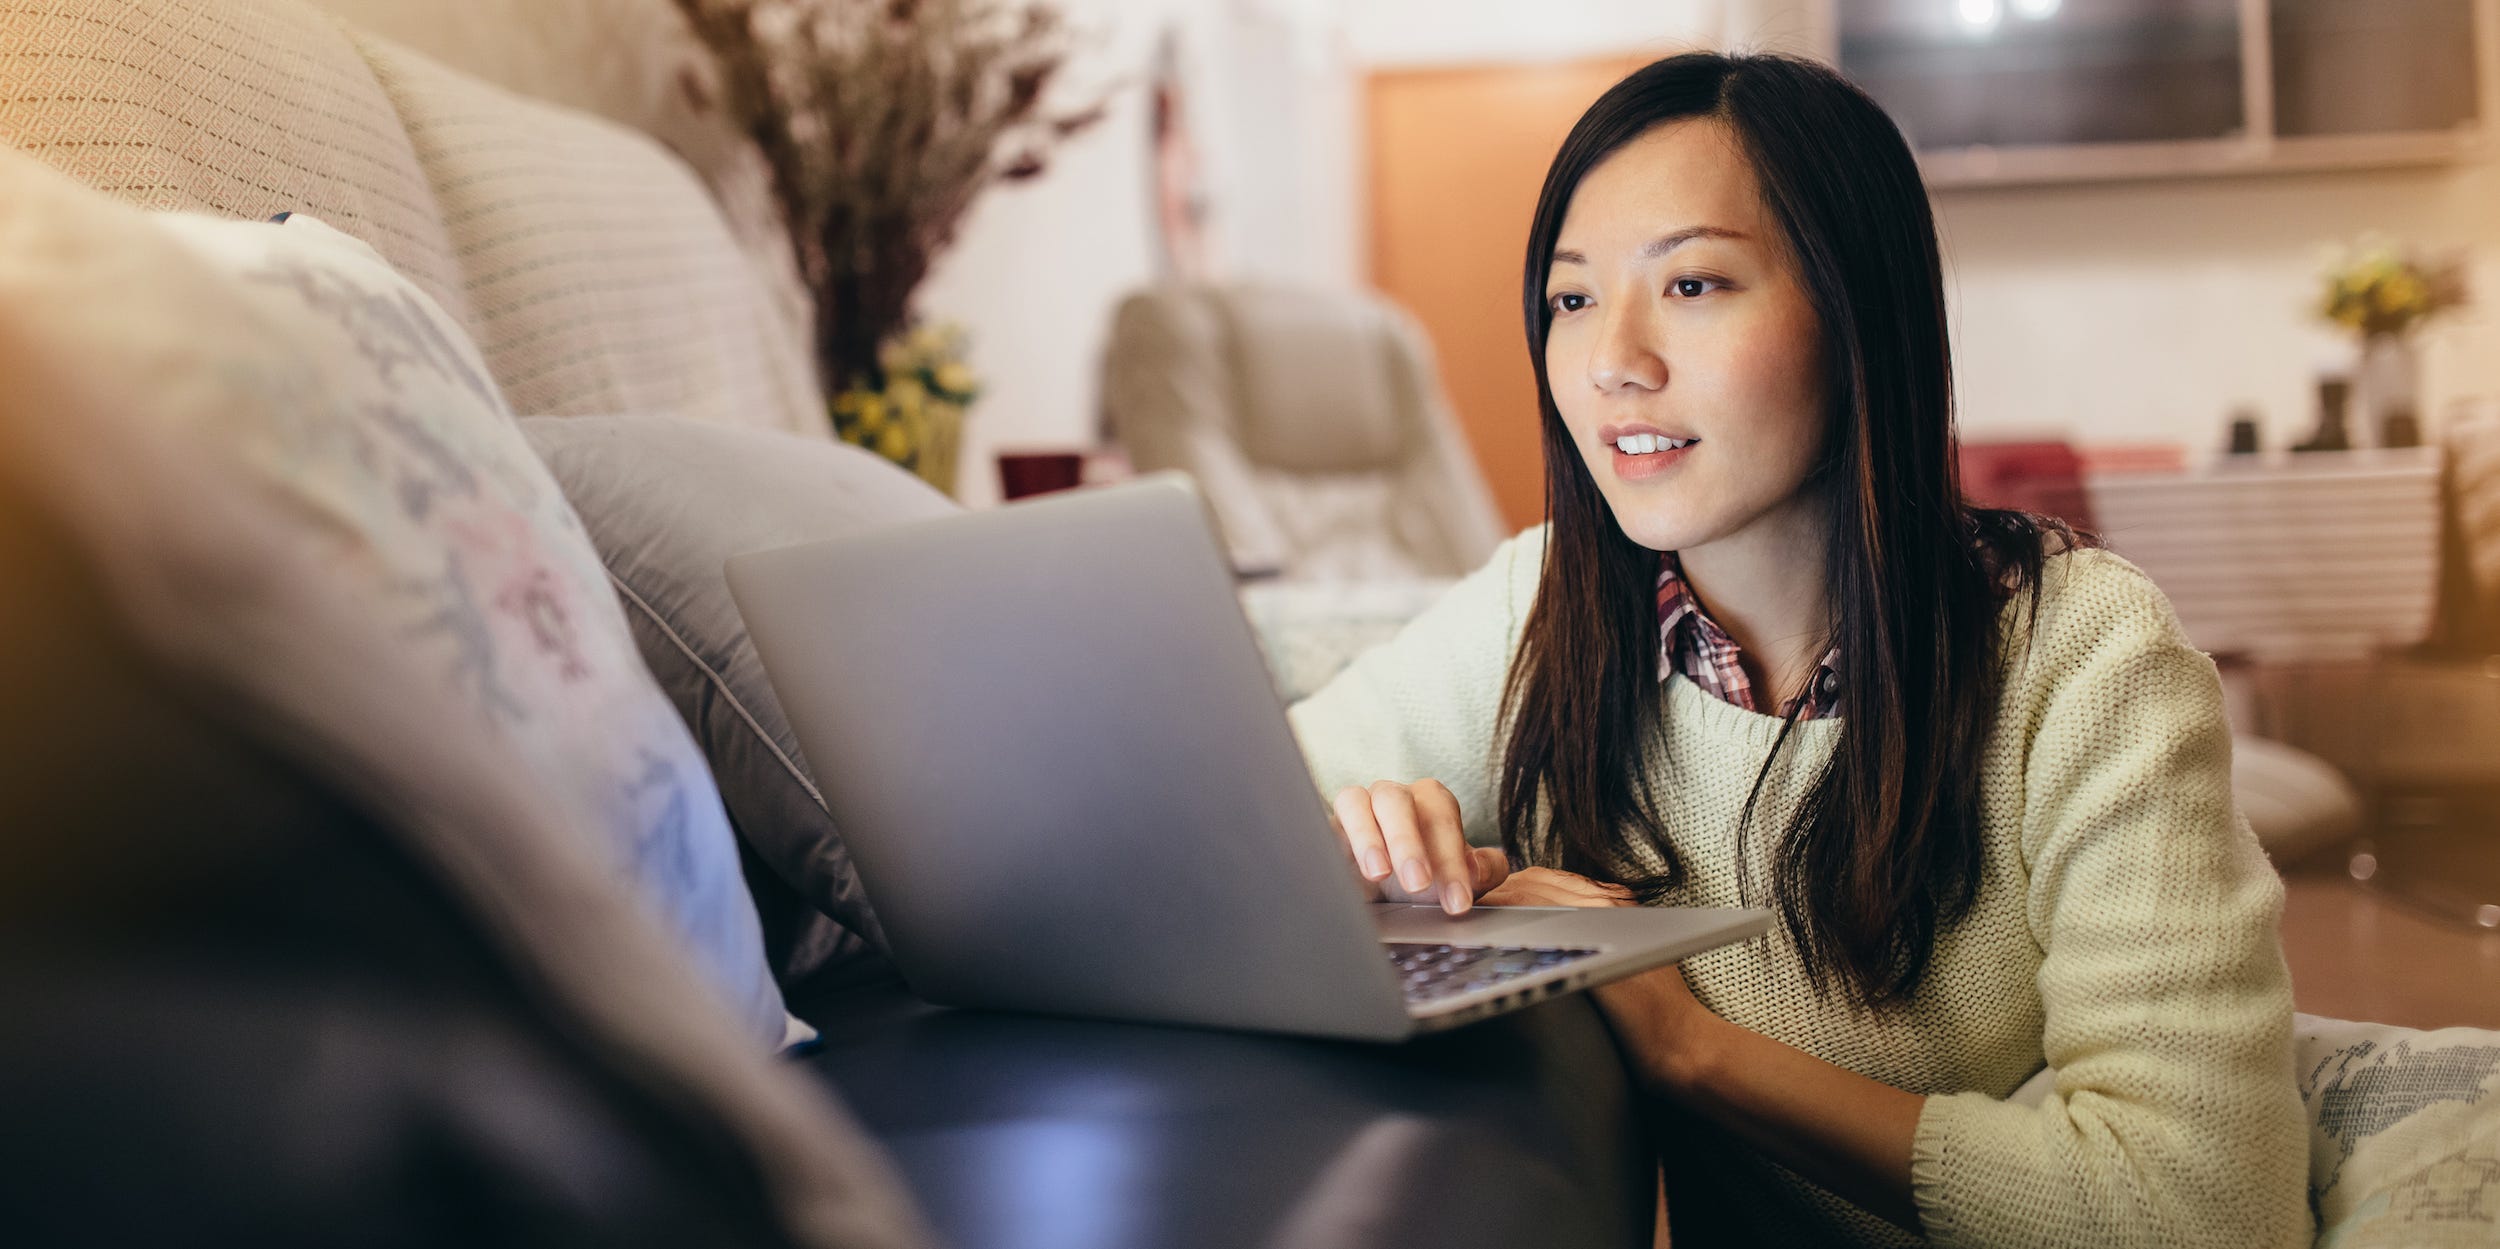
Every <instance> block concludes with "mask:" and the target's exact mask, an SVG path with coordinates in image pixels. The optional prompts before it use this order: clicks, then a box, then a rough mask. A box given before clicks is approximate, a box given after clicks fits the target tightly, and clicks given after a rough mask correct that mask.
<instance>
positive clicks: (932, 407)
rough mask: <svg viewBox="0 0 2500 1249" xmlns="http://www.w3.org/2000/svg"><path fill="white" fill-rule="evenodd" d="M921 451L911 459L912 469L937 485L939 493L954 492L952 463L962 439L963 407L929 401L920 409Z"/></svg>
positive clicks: (954, 460)
mask: <svg viewBox="0 0 2500 1249" xmlns="http://www.w3.org/2000/svg"><path fill="white" fill-rule="evenodd" d="M919 442H920V451H919V454H917V455H916V456H914V457H913V459H912V471H913V472H914V473H917V474H919V476H920V479H921V480H922V481H925V482H927V483H929V484H930V485H932V486H935V487H937V488H938V493H940V494H944V495H948V496H952V495H953V494H954V493H955V464H956V461H957V460H958V459H959V458H960V453H961V451H962V450H963V442H964V410H963V408H962V407H960V406H959V405H956V404H952V403H930V404H928V405H926V406H925V407H923V408H922V409H921V426H920V439H919Z"/></svg>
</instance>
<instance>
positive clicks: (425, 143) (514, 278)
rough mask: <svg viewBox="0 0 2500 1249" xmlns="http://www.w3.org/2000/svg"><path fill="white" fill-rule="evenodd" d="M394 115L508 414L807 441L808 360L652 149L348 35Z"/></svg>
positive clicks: (693, 182) (704, 206)
mask: <svg viewBox="0 0 2500 1249" xmlns="http://www.w3.org/2000/svg"><path fill="white" fill-rule="evenodd" d="M355 38H356V41H357V43H358V44H359V45H360V46H361V47H362V49H363V50H364V52H365V54H366V58H367V60H368V62H369V63H370V64H371V65H372V67H373V69H374V72H375V74H376V76H377V77H379V78H380V80H381V82H382V85H383V87H384V89H385V90H386V91H387V92H388V93H389V95H390V98H391V100H392V102H393V103H394V104H396V105H397V106H398V108H399V112H400V117H401V119H402V120H403V121H404V122H405V123H406V124H407V127H408V134H409V137H410V138H411V139H412V140H413V141H414V143H415V146H416V151H417V156H418V160H419V161H420V162H421V163H422V164H423V166H424V167H425V170H426V172H427V174H428V176H429V177H430V178H431V180H432V182H433V185H434V193H435V198H436V200H437V202H438V203H439V204H440V205H441V206H442V210H443V221H444V226H445V229H446V231H447V232H448V233H449V235H450V237H451V240H452V244H453V247H454V249H455V252H456V255H457V257H458V261H459V266H460V269H461V272H462V274H463V278H464V285H465V289H466V293H467V297H468V304H469V309H470V313H471V316H470V318H469V324H470V328H471V330H472V332H473V333H474V334H475V336H476V338H477V340H478V344H479V346H480V347H481V348H483V349H484V351H485V353H486V359H487V362H488V364H489V365H490V366H491V368H492V369H493V371H494V374H495V380H496V381H497V382H499V383H500V384H501V385H502V386H503V388H504V391H505V393H506V394H507V395H508V396H509V397H510V398H511V401H512V406H513V408H514V410H516V411H519V412H525V413H532V414H549V415H578V414H582V413H590V412H618V411H669V412H675V413H680V414H684V415H687V416H692V417H696V418H698V419H704V420H713V421H723V422H728V423H733V424H743V425H761V426H768V427H773V428H779V429H788V430H792V431H798V432H810V433H815V432H822V431H823V430H824V429H825V418H824V414H823V410H822V407H821V401H820V400H819V399H818V397H817V392H816V387H815V381H814V377H813V374H812V372H811V369H810V366H809V363H808V360H807V357H806V356H805V354H804V353H803V351H802V349H801V348H800V346H799V345H798V344H796V343H793V342H792V341H791V339H790V336H789V328H788V323H787V321H786V319H784V318H783V317H782V316H781V314H780V313H779V312H777V311H776V308H775V306H774V303H773V301H772V299H771V298H770V297H769V296H768V295H767V294H766V293H765V291H764V289H763V288H762V286H761V285H760V284H759V283H758V282H757V280H756V278H755V275H754V273H753V271H752V270H751V269H750V268H749V267H748V261H747V258H746V256H745V254H744V253H743V252H742V251H740V249H739V247H738V244H737V241H736V240H735V239H734V238H733V237H732V236H731V235H730V233H729V230H728V227H727V226H726V224H725V223H724V222H723V221H722V219H721V216H720V213H719V210H718V209H717V208H716V207H715V206H714V204H713V202H712V200H711V198H710V196H709V195H708V194H707V193H706V191H705V189H704V187H703V184H702V183H701V181H700V180H699V179H697V178H696V176H695V175H694V173H693V172H692V171H691V170H689V169H688V168H687V167H686V166H685V165H684V163H682V162H681V161H679V160H678V159H677V158H676V157H674V156H672V155H670V154H669V152H668V151H667V150H666V149H665V148H663V147H661V146H660V145H659V144H658V143H656V142H655V141H653V140H652V139H650V138H648V137H646V136H644V135H642V134H639V133H637V132H634V131H631V130H628V129H625V128H624V127H621V126H617V125H614V124H612V123H609V122H606V121H603V120H600V119H598V118H595V117H592V116H589V115H588V114H583V113H576V112H572V111H569V110H566V109H562V108H557V107H554V106H552V105H548V104H544V103H540V102H537V101H534V100H531V99H528V98H526V97H523V96H519V95H515V94H513V93H511V92H509V91H506V90H503V89H502V88H499V87H495V86H493V85H491V84H488V83H485V82H482V81H479V80H478V79H475V78H471V77H469V76H467V75H465V74H461V73H458V72H455V71H453V70H449V69H446V68H444V67H442V66H441V65H439V64H436V63H435V62H433V61H431V60H428V59H426V58H424V57H422V56H419V55H417V54H416V53H413V52H411V51H409V50H407V49H406V48H403V47H400V46H399V45H397V44H393V43H391V42H389V41H387V40H384V39H381V38H379V37H375V36H369V35H361V34H360V35H357V36H355Z"/></svg>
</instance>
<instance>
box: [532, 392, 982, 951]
mask: <svg viewBox="0 0 2500 1249" xmlns="http://www.w3.org/2000/svg"><path fill="white" fill-rule="evenodd" d="M521 429H522V432H523V433H524V434H525V435H526V436H527V437H528V438H529V441H530V445H531V446H532V447H534V448H536V449H537V451H538V454H539V456H540V458H541V459H543V460H545V461H546V463H547V467H548V468H549V469H550V470H551V471H552V472H553V473H554V474H555V478H556V480H557V482H559V483H560V484H561V485H562V486H563V488H564V493H565V495H566V497H567V498H569V499H570V500H571V502H572V504H573V509H574V511H575V512H576V513H578V514H579V515H580V516H581V518H582V523H583V524H585V525H587V526H588V527H589V529H590V537H591V542H592V544H593V545H595V546H597V547H598V549H599V556H600V558H601V559H602V560H604V561H605V562H606V563H607V566H608V575H609V577H610V579H611V580H612V581H613V582H614V583H615V585H616V590H617V594H618V596H619V597H620V598H622V599H623V600H624V603H625V615H626V618H627V620H628V621H629V622H630V624H631V626H632V628H633V632H634V639H635V641H636V642H637V643H639V644H640V645H641V647H642V654H643V659H644V661H645V662H647V663H648V664H650V666H651V671H652V674H653V675H655V676H657V677H658V678H659V681H660V687H661V688H662V689H663V690H665V691H667V693H668V697H669V700H670V701H671V702H674V703H675V704H676V705H677V710H678V712H679V713H680V714H682V715H683V716H685V718H686V723H687V725H688V726H689V727H691V728H692V729H693V730H694V735H695V738H696V740H697V741H698V742H700V743H701V744H702V747H703V752H704V754H706V755H707V756H709V757H710V759H711V764H712V773H713V777H714V779H715V780H716V781H717V783H718V784H719V786H720V792H721V798H722V800H723V802H724V803H725V804H726V805H727V806H728V808H729V818H730V822H731V823H732V824H734V825H735V826H736V828H737V830H738V834H739V836H740V837H741V838H742V839H743V840H744V842H745V843H746V846H747V849H748V851H749V852H750V853H751V855H752V856H753V858H754V859H755V860H757V861H759V862H760V863H761V865H762V866H763V867H764V868H765V869H766V870H765V871H763V872H750V874H749V884H750V885H752V886H753V887H754V888H755V891H756V909H757V911H758V912H759V913H760V914H761V915H762V917H763V921H764V930H765V941H766V946H767V953H768V956H769V958H770V959H771V961H772V964H773V966H774V969H775V971H776V973H777V974H778V975H779V976H780V977H781V981H782V984H783V985H784V986H785V987H791V988H796V987H798V986H799V985H800V984H801V983H802V982H807V981H812V980H816V979H818V978H821V977H827V976H832V975H835V974H837V973H839V972H840V971H841V970H842V969H843V968H845V967H846V966H849V965H853V964H856V963H858V962H860V961H861V958H862V956H863V955H865V954H868V953H869V952H872V951H873V952H879V953H881V952H882V951H883V950H884V948H885V937H884V934H883V932H882V931H881V930H880V929H879V928H878V926H877V919H876V916H875V915H874V914H873V913H872V912H871V911H870V910H869V907H868V903H867V900H866V899H865V898H863V897H862V896H861V895H860V888H859V879H858V877H857V876H856V875H854V874H853V873H852V870H851V856H850V852H849V851H848V850H846V849H845V848H844V847H843V844H842V838H841V835H840V833H839V832H838V831H837V830H836V829H835V828H834V825H833V820H832V817H831V816H830V815H828V814H827V813H826V811H825V804H824V800H823V798H822V797H821V796H820V795H819V794H818V793H817V790H816V784H815V781H814V780H813V779H812V778H811V777H810V776H809V775H808V771H807V765H806V762H805V761H804V760H803V759H802V758H801V757H800V755H799V746H798V739H797V738H796V737H794V736H792V735H791V732H790V725H789V723H788V721H786V720H784V719H783V718H782V714H781V704H780V703H779V702H778V701H776V700H775V699H774V697H773V691H772V686H771V684H770V683H769V682H767V681H766V679H765V677H764V668H763V665H762V664H761V663H760V662H759V661H758V660H757V659H756V657H755V647H754V646H753V645H752V644H751V643H749V642H748V641H747V630H746V622H745V621H744V620H742V619H740V618H739V616H738V608H737V605H736V604H734V603H732V602H731V601H730V598H729V583H728V580H727V578H726V577H725V576H724V575H723V574H722V571H721V566H722V565H723V564H724V563H726V562H727V561H728V559H729V557H730V556H732V555H737V554H741V553H743V552H747V551H756V550H764V549H767V548H770V547H776V546H789V545H792V544H794V543H800V542H807V541H812V540H815V539H820V538H831V537H838V536H840V535H843V534H849V533H856V532H858V531H860V530H863V529H870V528H875V527H878V526H883V525H891V524H896V523H900V522H904V521H911V520H918V519H921V518H924V517H929V516H936V515H941V514H944V513H947V512H952V511H956V510H958V505H957V504H956V503H955V502H954V500H952V499H949V498H947V497H946V496H945V495H943V494H940V493H938V492H937V491H936V490H935V489H933V488H931V487H930V486H928V485H927V484H925V483H924V482H922V481H921V480H920V479H919V478H917V477H914V476H912V475H911V474H909V473H906V472H904V471H903V470H901V469H899V468H896V467H895V466H894V465H892V464H890V463H888V462H886V461H885V460H882V459H879V458H877V457H876V456H873V455H870V454H868V453H867V452H865V451H862V450H859V449H858V448H856V447H850V446H845V445H842V444H840V443H834V442H827V441H823V440H819V439H811V438H803V437H800V436H798V435H795V434H786V433H781V432H777V431H773V430H764V429H748V428H740V427H732V426H725V425H717V424H712V423H709V422H699V421H691V420H686V419H683V418H678V417H666V416H566V417H546V416H542V417H531V418H528V419H525V420H523V421H522V422H521ZM840 644H841V640H840V639H839V638H827V639H826V645H829V646H838V645H840Z"/></svg>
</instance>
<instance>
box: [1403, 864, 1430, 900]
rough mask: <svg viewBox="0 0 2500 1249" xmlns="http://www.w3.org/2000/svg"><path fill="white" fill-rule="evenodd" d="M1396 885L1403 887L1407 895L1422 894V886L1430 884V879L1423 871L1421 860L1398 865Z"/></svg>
mask: <svg viewBox="0 0 2500 1249" xmlns="http://www.w3.org/2000/svg"><path fill="white" fill-rule="evenodd" d="M1398 883H1399V884H1401V885H1404V886H1405V887H1406V891H1407V892H1408V893H1422V892H1423V891H1424V886H1426V885H1429V884H1431V883H1432V877H1431V875H1430V874H1429V873H1427V872H1425V871H1424V861H1423V860H1422V859H1408V860H1407V861H1405V862H1403V863H1400V864H1398Z"/></svg>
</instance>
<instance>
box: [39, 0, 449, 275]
mask: <svg viewBox="0 0 2500 1249" xmlns="http://www.w3.org/2000/svg"><path fill="white" fill-rule="evenodd" d="M0 142H5V143H7V144H9V145H10V146H13V147H16V148H18V149H20V150H23V151H26V152H30V153H32V154H34V155H35V156H37V157H39V158H41V159H43V160H44V161H46V162H48V163H50V164H51V165H53V166H54V167H56V168H59V169H62V170H64V171H66V172H68V173H69V174H71V175H72V176H74V177H76V178H78V179H79V180H80V181H82V182H85V183H86V184H87V185H89V186H92V187H96V188H99V189H101V190H104V191H107V192H110V193H112V194H114V195H116V196H119V197H121V198H123V199H126V200H130V201H132V202H135V203H138V204H140V205H143V206H146V207H150V208H177V209H190V210H194V211H203V212H211V213H216V214H220V215H223V216H230V217H247V218H254V219H258V218H265V217H268V216H270V215H272V214H275V213H278V212H283V211H289V210H294V211H301V212H309V213H313V214H316V215H318V216H320V217H322V218H323V219H325V220H327V221H329V222H330V223H331V224H333V225H335V226H337V227H338V228H339V229H341V230H343V231H345V232H347V233H349V234H352V235H354V236H356V237H357V238H360V239H363V240H365V241H366V242H368V243H370V244H372V245H373V246H374V248H375V249H377V250H379V251H380V252H381V253H382V255H383V256H384V257H385V258H387V259H388V260H389V261H390V262H391V264H392V265H393V266H394V267H396V268H397V269H398V270H399V271H400V272H401V273H403V274H406V275H407V276H408V278H409V279H410V280H411V281H413V282H415V283H416V285H417V286H418V287H419V288H420V289H422V290H424V291H425V293H426V294H427V295H429V296H432V297H433V298H434V300H435V301H436V302H438V303H440V304H442V305H443V306H444V307H445V308H446V309H448V310H450V311H451V312H452V314H453V315H454V316H460V315H462V314H463V312H464V310H465V306H466V305H465V304H464V302H463V301H462V299H461V296H460V279H459V269H458V267H457V266H456V265H455V264H454V262H453V259H452V249H451V243H450V240H449V239H448V238H446V237H445V235H444V233H443V229H442V225H441V222H440V219H439V214H438V211H437V210H436V208H435V205H434V198H433V194H432V192H431V191H429V190H428V189H427V186H426V180H425V174H424V171H423V170H422V169H420V168H419V167H418V164H417V158H416V152H415V150H414V149H413V148H412V147H410V145H409V142H408V137H407V134H406V132H405V131H404V129H403V128H402V126H401V124H400V121H399V118H398V116H397V115H396V114H394V113H393V111H392V109H391V103H390V100H389V98H388V97H387V96H385V95H384V94H383V92H382V88H381V84H379V83H377V82H375V81H374V77H373V74H372V72H371V71H370V70H368V69H367V68H366V66H365V63H364V59H363V58H362V57H361V56H359V55H357V52H356V49H355V47H354V46H353V45H352V44H350V43H349V42H348V40H347V39H346V38H345V37H344V36H342V35H341V34H340V32H339V30H338V27H337V25H336V23H334V22H332V21H331V20H330V19H329V18H327V17H324V16H323V15H321V14H320V13H318V12H315V11H314V10H312V9H309V8H307V7H305V6H304V5H302V4H301V3H297V2H296V0H146V3H143V4H137V3H131V0H0Z"/></svg>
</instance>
